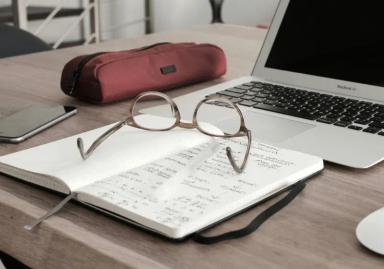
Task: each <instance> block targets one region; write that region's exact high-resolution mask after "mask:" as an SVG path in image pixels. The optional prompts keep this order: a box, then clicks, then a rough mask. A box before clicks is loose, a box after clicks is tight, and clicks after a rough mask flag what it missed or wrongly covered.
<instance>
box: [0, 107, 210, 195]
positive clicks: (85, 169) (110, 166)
mask: <svg viewBox="0 0 384 269" xmlns="http://www.w3.org/2000/svg"><path fill="white" fill-rule="evenodd" d="M140 117H142V118H145V119H146V120H147V121H148V122H149V123H150V122H152V123H153V124H157V123H159V122H160V121H162V120H166V119H164V118H160V117H154V116H148V115H143V116H140ZM112 126H113V124H112V125H108V126H105V127H102V128H98V129H95V130H92V131H89V132H85V133H82V134H78V135H75V136H72V137H68V138H65V139H62V140H58V141H55V142H52V143H49V144H45V145H41V146H37V147H34V148H30V149H27V150H23V151H19V152H16V153H12V154H8V155H4V156H2V157H0V171H2V172H4V173H8V174H11V172H12V171H13V170H15V169H18V170H20V171H22V172H23V173H18V174H17V175H15V176H16V177H19V178H21V179H23V180H26V181H30V182H32V183H35V184H39V185H42V186H44V187H47V188H51V189H55V190H57V191H62V188H59V186H57V188H56V187H55V185H63V184H64V185H66V186H67V187H68V189H69V190H76V189H77V188H80V187H81V186H85V185H88V184H90V183H92V182H94V181H96V180H99V179H102V178H106V177H109V176H111V175H114V174H117V173H121V172H123V171H127V170H129V169H131V168H133V167H137V166H141V165H143V164H145V163H147V162H152V161H154V160H156V159H159V158H162V157H164V156H166V155H168V154H170V153H174V152H178V151H180V150H184V149H187V148H189V147H193V146H195V145H198V144H201V143H204V142H206V141H208V140H209V137H208V136H206V135H203V134H201V133H199V132H197V131H196V130H185V129H174V130H171V131H168V132H151V131H145V130H141V129H137V128H133V127H128V126H124V127H123V128H121V129H120V130H119V131H117V132H116V133H115V134H113V135H112V136H110V137H109V138H108V139H107V140H106V141H105V142H104V143H103V144H102V145H101V146H100V147H99V148H97V149H96V150H95V152H94V153H93V154H92V155H91V156H90V157H89V158H88V159H87V160H85V161H84V160H83V159H82V158H81V156H80V154H79V151H78V149H77V146H76V139H77V138H78V137H82V138H83V140H84V143H85V145H84V146H85V148H88V147H89V145H90V144H91V143H92V142H93V141H94V140H95V139H96V138H97V137H98V136H99V135H101V134H102V133H103V132H105V131H106V130H107V129H109V128H110V127H112ZM11 169H12V171H11ZM28 173H30V175H31V176H29V177H28ZM32 173H34V175H35V176H33V177H32ZM41 175H47V176H48V177H47V176H44V178H43V176H41ZM49 181H54V182H57V181H61V182H60V183H62V184H49V183H50V182H49Z"/></svg>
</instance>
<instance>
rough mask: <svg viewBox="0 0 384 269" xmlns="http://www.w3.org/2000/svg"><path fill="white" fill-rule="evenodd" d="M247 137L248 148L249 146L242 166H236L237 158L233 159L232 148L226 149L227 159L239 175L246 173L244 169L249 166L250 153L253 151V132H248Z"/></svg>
mask: <svg viewBox="0 0 384 269" xmlns="http://www.w3.org/2000/svg"><path fill="white" fill-rule="evenodd" d="M246 136H247V138H248V146H247V151H246V152H245V156H244V159H243V162H242V164H241V165H240V166H238V165H237V164H236V162H235V158H233V154H232V149H231V148H230V147H226V149H225V150H226V153H227V157H228V159H229V162H230V163H231V165H232V167H233V169H234V170H235V171H236V172H237V173H239V174H240V173H242V172H243V171H244V168H245V166H246V165H247V161H248V156H249V151H250V149H251V142H252V135H251V131H250V130H246Z"/></svg>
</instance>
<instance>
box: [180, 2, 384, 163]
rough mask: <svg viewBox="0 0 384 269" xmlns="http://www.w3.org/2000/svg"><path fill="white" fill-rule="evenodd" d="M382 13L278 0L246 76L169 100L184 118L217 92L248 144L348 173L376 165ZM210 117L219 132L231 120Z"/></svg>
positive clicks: (382, 145) (383, 146)
mask: <svg viewBox="0 0 384 269" xmlns="http://www.w3.org/2000/svg"><path fill="white" fill-rule="evenodd" d="M346 7H347V8H346ZM383 7H384V4H383V3H381V1H375V2H374V3H369V4H364V3H362V2H361V1H348V0H338V1H333V0H323V1H308V0H293V1H289V0H281V1H280V3H279V6H278V8H277V11H276V14H275V16H274V19H273V22H272V25H271V27H270V30H269V32H268V35H267V37H266V40H265V42H264V45H263V48H262V50H261V52H260V54H259V58H258V60H257V62H256V64H255V67H254V70H253V72H252V74H251V76H248V77H242V78H239V79H236V80H231V81H229V82H225V83H222V84H219V85H216V86H214V87H211V88H207V89H204V90H202V91H198V92H195V93H192V94H189V95H185V96H183V97H180V98H178V99H176V102H177V103H178V105H179V108H180V110H181V114H182V117H183V118H185V119H190V117H191V115H192V111H193V109H194V108H195V105H196V103H197V102H198V101H199V100H201V99H202V98H203V97H205V96H207V95H211V94H219V95H223V96H227V97H228V98H231V99H232V101H234V102H236V103H237V104H238V105H239V107H240V108H241V110H242V112H243V113H244V115H245V119H246V124H247V127H248V128H249V129H251V130H252V136H253V139H254V140H259V141H263V142H267V143H270V144H274V145H277V146H280V147H285V148H289V149H293V150H297V151H302V152H306V153H310V154H313V155H317V156H320V157H322V158H323V159H325V160H327V161H330V162H334V163H337V164H341V165H346V166H349V167H354V168H368V167H370V166H372V165H374V164H376V163H378V162H380V161H381V160H382V159H383V156H384V88H383V87H384V35H383V34H382V33H383V29H384V17H383V16H382V14H381V13H382V10H383ZM216 111H217V110H216ZM211 116H212V119H213V120H214V121H216V122H217V123H218V124H219V125H222V126H223V127H225V125H226V124H230V122H231V121H230V120H228V119H226V118H225V117H224V115H222V114H221V113H219V112H215V110H212V115H211Z"/></svg>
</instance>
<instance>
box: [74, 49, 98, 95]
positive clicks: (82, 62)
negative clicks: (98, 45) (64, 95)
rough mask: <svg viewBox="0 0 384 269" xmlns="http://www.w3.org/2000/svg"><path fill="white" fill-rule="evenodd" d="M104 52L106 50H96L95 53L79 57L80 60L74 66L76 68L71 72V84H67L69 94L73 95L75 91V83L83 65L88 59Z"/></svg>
mask: <svg viewBox="0 0 384 269" xmlns="http://www.w3.org/2000/svg"><path fill="white" fill-rule="evenodd" d="M104 53H106V52H97V53H93V54H89V55H87V56H85V57H84V58H83V59H81V61H80V62H79V64H78V65H77V67H76V69H75V71H74V72H73V75H72V81H71V85H70V86H69V89H68V94H69V95H70V96H75V95H74V92H75V89H76V86H77V83H78V82H79V79H80V75H81V71H82V70H83V68H84V66H85V65H86V64H87V63H88V62H89V61H90V60H92V59H93V58H95V57H96V56H99V55H101V54H104Z"/></svg>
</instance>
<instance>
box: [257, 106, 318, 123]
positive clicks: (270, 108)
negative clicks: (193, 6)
mask: <svg viewBox="0 0 384 269" xmlns="http://www.w3.org/2000/svg"><path fill="white" fill-rule="evenodd" d="M253 107H254V108H259V109H263V110H268V111H272V112H276V113H280V114H285V115H289V116H293V117H298V118H303V119H308V120H314V117H313V116H312V115H311V114H307V113H300V112H297V111H295V110H291V109H284V108H280V107H275V106H271V105H266V104H257V105H255V106H253Z"/></svg>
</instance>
